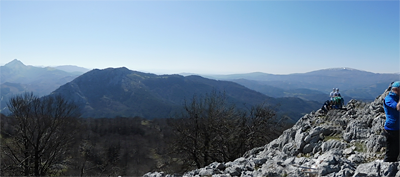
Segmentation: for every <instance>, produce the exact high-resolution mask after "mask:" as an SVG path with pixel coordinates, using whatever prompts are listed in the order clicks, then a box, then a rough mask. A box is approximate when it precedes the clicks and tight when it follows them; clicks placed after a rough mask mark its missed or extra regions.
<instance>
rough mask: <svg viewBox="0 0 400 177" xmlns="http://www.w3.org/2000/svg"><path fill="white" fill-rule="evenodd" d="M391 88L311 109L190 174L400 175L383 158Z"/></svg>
mask: <svg viewBox="0 0 400 177" xmlns="http://www.w3.org/2000/svg"><path fill="white" fill-rule="evenodd" d="M388 92H389V91H388V90H386V91H384V93H383V94H382V95H380V96H378V97H377V98H376V99H375V101H373V102H371V103H365V102H360V101H357V100H351V101H350V102H349V103H348V104H347V105H346V107H345V109H343V110H330V111H328V112H327V113H324V112H323V111H322V110H317V111H316V112H311V113H309V114H307V115H304V116H303V117H302V118H301V119H299V121H297V123H296V124H295V125H294V126H293V127H292V128H290V129H287V130H286V131H285V132H284V133H283V134H282V135H281V136H280V137H279V138H277V139H275V140H273V141H272V142H270V143H269V144H267V145H265V146H264V147H259V148H255V149H252V150H250V151H248V152H247V153H246V154H244V155H243V157H241V158H238V159H236V160H235V161H233V162H227V163H217V162H215V163H212V164H210V165H208V166H206V167H204V168H201V169H196V170H193V171H190V172H187V173H185V174H184V176H204V175H206V176H209V175H213V176H332V177H333V176H335V177H337V176H400V165H399V163H398V162H392V163H390V162H383V161H382V160H383V158H384V154H385V147H386V138H385V136H384V135H383V134H382V131H383V126H384V123H385V113H384V111H383V108H382V106H383V105H382V104H383V100H384V98H385V96H386V95H387V94H388ZM144 176H149V177H150V176H173V175H168V174H164V173H160V172H156V173H147V174H145V175H144Z"/></svg>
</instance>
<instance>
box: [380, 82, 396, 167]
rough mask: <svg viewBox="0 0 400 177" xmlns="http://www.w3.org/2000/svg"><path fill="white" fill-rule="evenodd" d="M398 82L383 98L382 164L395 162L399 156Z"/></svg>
mask: <svg viewBox="0 0 400 177" xmlns="http://www.w3.org/2000/svg"><path fill="white" fill-rule="evenodd" d="M399 92H400V81H396V82H394V83H393V84H392V89H391V91H390V92H389V94H388V95H387V96H386V97H385V101H384V102H383V103H384V104H383V109H384V110H385V114H386V122H385V127H384V131H385V136H386V154H385V159H384V160H383V161H384V162H396V161H397V158H398V156H399V148H400V146H399V129H400V121H399V119H400V102H399Z"/></svg>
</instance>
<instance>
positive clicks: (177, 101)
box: [52, 67, 319, 119]
mask: <svg viewBox="0 0 400 177" xmlns="http://www.w3.org/2000/svg"><path fill="white" fill-rule="evenodd" d="M213 90H216V91H218V92H221V93H222V92H225V94H226V96H227V100H228V101H229V102H230V103H231V104H235V105H238V106H239V107H242V108H245V107H246V106H251V105H256V104H261V103H263V102H267V103H268V104H270V105H271V106H273V105H277V104H279V103H280V102H282V101H280V100H277V99H275V98H272V97H268V96H266V95H264V94H262V93H259V92H256V91H253V90H250V89H248V88H246V87H244V86H242V85H240V84H237V83H234V82H230V81H217V80H212V79H207V78H204V77H201V76H195V75H190V76H181V75H155V74H151V73H142V72H138V71H132V70H129V69H127V68H125V67H122V68H107V69H103V70H99V69H94V70H91V71H89V72H87V73H85V74H83V75H81V76H79V77H77V78H76V79H74V80H73V81H71V82H69V83H67V84H65V85H63V86H61V87H60V88H58V89H57V90H55V91H54V92H52V94H61V95H63V96H65V97H66V98H71V99H72V100H73V101H75V102H76V103H78V104H79V105H80V106H81V107H82V109H83V110H84V112H85V113H84V115H83V116H84V117H85V116H86V117H99V116H100V117H102V116H109V117H115V116H129V117H134V116H142V117H149V118H155V117H169V116H172V115H173V114H175V113H176V112H177V111H178V110H179V109H180V108H181V106H182V105H183V102H184V100H185V99H191V98H192V97H193V96H194V95H197V96H201V95H203V96H204V95H205V94H209V93H211V92H212V91H213ZM292 99H295V100H296V105H298V107H299V108H297V110H298V111H299V112H298V113H292V114H291V115H290V117H291V118H294V119H297V118H298V117H300V116H301V112H305V110H304V109H303V108H302V107H301V106H300V105H299V104H303V105H306V104H309V105H312V106H311V107H312V108H313V109H315V108H316V107H319V104H318V103H316V102H306V101H304V100H301V99H299V98H292ZM286 104H287V103H285V105H282V106H281V107H279V108H278V109H279V110H278V112H281V113H283V112H285V111H287V110H288V109H287V108H286ZM306 109H307V110H310V108H309V107H307V108H306ZM293 116H296V117H297V118H296V117H293Z"/></svg>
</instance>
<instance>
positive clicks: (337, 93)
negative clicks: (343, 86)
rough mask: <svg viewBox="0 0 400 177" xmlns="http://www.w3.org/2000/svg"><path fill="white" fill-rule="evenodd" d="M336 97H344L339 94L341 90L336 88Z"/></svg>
mask: <svg viewBox="0 0 400 177" xmlns="http://www.w3.org/2000/svg"><path fill="white" fill-rule="evenodd" d="M335 95H336V96H340V97H342V95H340V93H339V88H336V89H335Z"/></svg>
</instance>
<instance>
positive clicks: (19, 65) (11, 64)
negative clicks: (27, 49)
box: [4, 59, 26, 69]
mask: <svg viewBox="0 0 400 177" xmlns="http://www.w3.org/2000/svg"><path fill="white" fill-rule="evenodd" d="M4 66H5V67H8V68H12V69H21V68H25V67H26V65H24V64H23V63H22V62H21V61H19V60H18V59H14V60H13V61H11V62H9V63H7V64H5V65H4Z"/></svg>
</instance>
